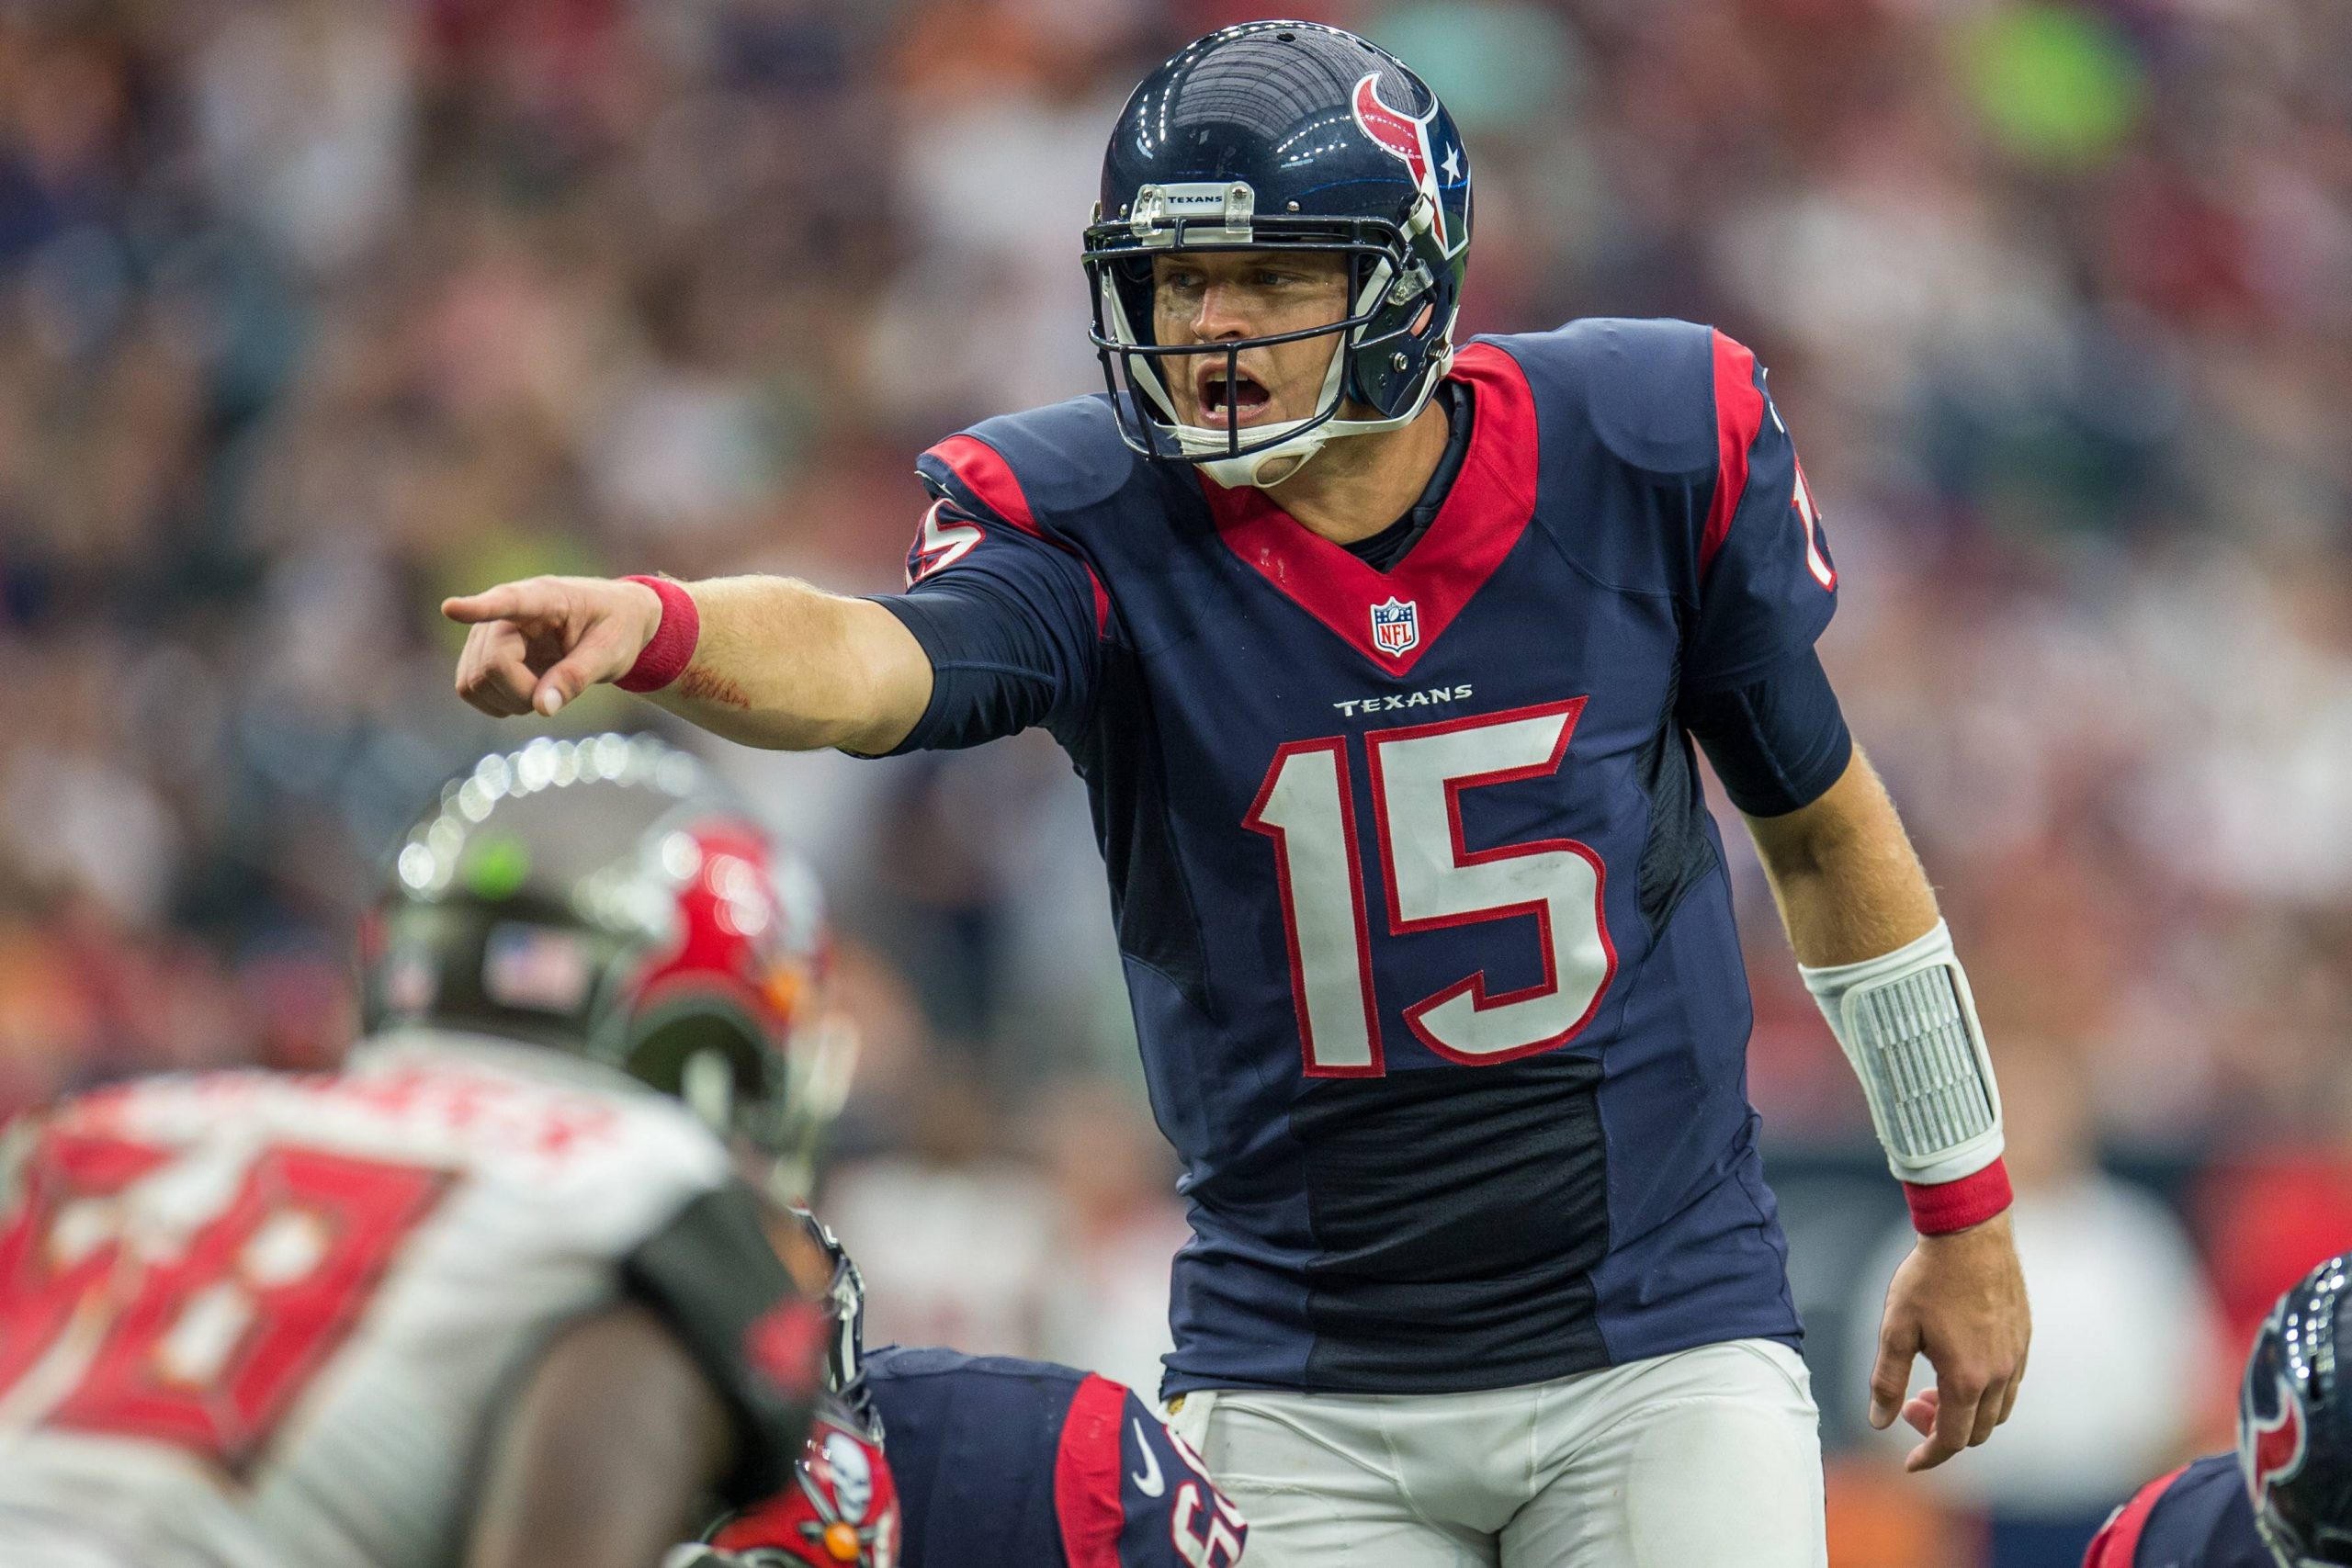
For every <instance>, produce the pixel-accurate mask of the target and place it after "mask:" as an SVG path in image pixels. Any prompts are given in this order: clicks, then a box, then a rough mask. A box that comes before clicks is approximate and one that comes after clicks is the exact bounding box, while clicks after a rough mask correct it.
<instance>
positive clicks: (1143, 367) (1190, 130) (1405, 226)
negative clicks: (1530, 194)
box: [1085, 22, 1470, 485]
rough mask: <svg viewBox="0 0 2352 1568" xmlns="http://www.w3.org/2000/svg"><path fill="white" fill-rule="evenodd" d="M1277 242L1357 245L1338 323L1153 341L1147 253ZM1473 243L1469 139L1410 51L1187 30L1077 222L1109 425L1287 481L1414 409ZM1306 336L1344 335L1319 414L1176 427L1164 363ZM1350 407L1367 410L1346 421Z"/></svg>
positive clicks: (1158, 445) (1227, 479)
mask: <svg viewBox="0 0 2352 1568" xmlns="http://www.w3.org/2000/svg"><path fill="white" fill-rule="evenodd" d="M1284 247H1289V248H1296V249H1304V250H1314V251H1323V252H1337V253H1339V254H1343V255H1345V256H1347V257H1348V258H1349V268H1350V274H1349V284H1348V300H1349V303H1348V309H1347V312H1346V314H1345V315H1344V316H1343V317H1342V318H1341V319H1340V320H1337V321H1331V322H1329V324H1326V325H1320V326H1316V327H1311V328H1307V329H1305V330H1303V331H1299V332H1291V333H1278V334H1273V335H1268V336H1259V337H1250V338H1239V339H1231V340H1227V341H1221V342H1216V343H1204V344H1160V343H1157V342H1155V341H1154V339H1153V335H1152V258H1153V257H1154V256H1156V255H1161V254H1168V253H1170V252H1176V251H1204V250H1225V251H1264V250H1274V249H1280V248H1284ZM1469 252H1470V160H1469V153H1468V152H1466V151H1465V150H1464V147H1463V145H1462V138H1461V135H1460V133H1459V132H1458V131H1456V130H1454V127H1453V118H1451V117H1450V116H1448V115H1447V113H1446V112H1445V108H1444V107H1443V106H1442V105H1441V104H1440V103H1439V102H1438V100H1437V95H1436V94H1435V93H1433V92H1431V91H1430V88H1429V85H1428V84H1427V83H1425V82H1423V81H1422V80H1421V79H1420V78H1419V76H1417V75H1415V74H1414V73H1413V72H1412V70H1411V69H1410V68H1409V67H1408V66H1407V65H1406V64H1405V62H1403V61H1401V60H1398V59H1397V57H1396V56H1395V55H1393V54H1390V53H1389V52H1388V51H1385V50H1384V49H1381V48H1380V47H1378V46H1377V45H1375V44H1373V43H1370V42H1368V41H1366V40H1365V39H1361V38H1358V37H1356V36H1355V35H1354V34H1353V33H1350V32H1343V31H1341V30H1340V28H1330V27H1324V26H1322V25H1320V24H1317V23H1313V22H1248V23H1244V24H1242V25H1240V26H1238V27H1231V28H1225V29H1224V30H1222V31H1220V32H1215V33H1211V34H1210V35H1209V36H1207V37H1206V38H1204V39H1198V40H1196V41H1194V42H1193V43H1191V44H1188V45H1187V46H1185V48H1184V49H1183V50H1182V51H1179V52H1178V53H1177V54H1175V55H1174V56H1172V57H1171V58H1170V59H1169V60H1168V61H1167V62H1165V63H1163V64H1162V65H1160V67H1159V69H1158V70H1156V71H1154V72H1152V73H1151V74H1150V75H1148V76H1147V77H1145V78H1144V80H1143V83H1142V85H1139V86H1138V87H1136V90H1135V94H1134V96H1131V97H1130V98H1129V99H1128V100H1127V105H1126V107H1125V109H1124V110H1123V111H1121V113H1120V115H1119V119H1118V123H1117V124H1116V125H1115V126H1114V128H1113V130H1112V132H1111V145H1110V148H1109V150H1108V151H1107V152H1105V154H1104V156H1103V194H1102V200H1101V202H1100V204H1099V205H1098V206H1097V208H1096V209H1095V214H1094V221H1093V223H1092V224H1091V225H1090V226H1089V227H1088V229H1087V231H1086V254H1085V262H1086V270H1087V276H1088V280H1089V282H1090V284H1091V287H1092V291H1093V296H1094V330H1093V337H1094V344H1095V349H1096V352H1097V353H1098V354H1099V355H1101V357H1102V360H1103V376H1104V378H1105V379H1106V380H1107V381H1108V382H1109V383H1110V386H1111V391H1112V394H1113V402H1114V406H1115V407H1117V408H1118V411H1119V423H1120V434H1122V435H1124V436H1125V438H1126V440H1127V443H1128V445H1130V446H1134V447H1135V448H1136V450H1138V451H1141V452H1144V453H1147V454H1148V455H1150V456H1153V457H1166V458H1171V459H1175V460H1179V461H1184V462H1192V463H1198V464H1201V465H1202V466H1203V467H1204V468H1207V469H1208V471H1209V472H1210V473H1211V475H1212V476H1213V477H1215V478H1216V479H1217V480H1218V481H1219V482H1220V483H1223V484H1227V485H1235V484H1260V483H1266V482H1271V480H1270V479H1267V478H1265V477H1264V476H1267V475H1269V474H1272V475H1276V476H1279V477H1287V475H1288V474H1290V473H1292V472H1295V471H1296V468H1297V466H1298V464H1299V463H1300V462H1303V461H1305V460H1306V458H1307V457H1311V456H1312V455H1313V454H1314V453H1315V452H1316V451H1317V449H1318V448H1320V447H1321V446H1322V445H1323V444H1324V443H1325V442H1326V441H1328V440H1329V439H1330V438H1331V437H1332V436H1335V435H1360V434H1369V433H1371V432H1374V431H1381V430H1394V429H1397V428H1399V427H1401V426H1402V425H1404V424H1406V423H1409V422H1410V421H1411V420H1412V419H1413V418H1414V416H1415V415H1417V414H1419V412H1421V409H1422V407H1423V405H1425V404H1426V403H1427V402H1428V401H1429V399H1430V393H1431V391H1433V390H1434V389H1435V388H1436V386H1437V384H1438V382H1439V381H1440V380H1441V379H1442V378H1443V377H1444V375H1445V372H1446V368H1447V367H1448V365H1449V364H1450V363H1451V361H1452V358H1453V323H1454V317H1455V315H1456V314H1457V312H1458V311H1459V310H1460V306H1461V300H1462V279H1463V274H1464V269H1465V267H1466V265H1467V264H1468V261H1469ZM1317 337H1339V338H1340V339H1342V342H1341V344H1340V352H1338V353H1336V354H1334V355H1333V356H1332V361H1331V370H1330V374H1329V377H1328V378H1326V380H1325V382H1324V386H1323V390H1322V396H1321V399H1320V401H1319V403H1318V404H1317V408H1316V410H1315V412H1313V413H1312V414H1309V415H1307V416H1306V417H1304V418H1300V419H1294V420H1283V421H1279V422H1276V423H1272V424H1266V425H1261V426H1257V427H1254V428H1252V429H1250V430H1248V431H1247V432H1245V431H1244V430H1243V429H1242V427H1241V426H1240V425H1239V424H1238V423H1229V424H1227V426H1225V427H1224V428H1221V429H1218V428H1211V427H1208V426H1204V425H1189V424H1184V423H1180V420H1181V416H1180V414H1179V412H1178V409H1177V406H1176V402H1175V400H1174V399H1173V398H1172V397H1171V396H1170V391H1169V386H1168V381H1169V375H1170V369H1169V367H1165V366H1164V365H1163V362H1164V361H1168V360H1170V359H1175V360H1179V361H1181V363H1180V364H1179V365H1178V366H1176V367H1174V368H1175V369H1178V370H1182V368H1183V367H1188V366H1189V365H1190V364H1191V362H1192V361H1191V358H1190V357H1189V356H1192V355H1203V354H1216V355H1224V356H1225V357H1226V361H1227V373H1228V375H1229V374H1231V372H1232V369H1233V367H1234V365H1235V364H1236V362H1237V361H1238V355H1240V354H1241V352H1242V351H1243V350H1245V349H1251V348H1264V347H1268V346H1271V345H1273V344H1282V343H1292V342H1297V341H1300V340H1302V339H1306V338H1317ZM1123 382H1124V384H1125V392H1126V394H1127V396H1126V397H1125V398H1122V397H1120V396H1119V394H1120V392H1121V389H1122V383H1123ZM1351 402H1352V403H1353V404H1355V405H1357V408H1358V409H1359V410H1360V411H1361V416H1360V417H1349V418H1341V417H1340V413H1341V411H1342V409H1343V408H1345V407H1346V406H1347V405H1348V404H1349V403H1351ZM1351 412H1353V411H1351Z"/></svg>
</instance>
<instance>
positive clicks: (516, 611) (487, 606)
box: [441, 582, 548, 626]
mask: <svg viewBox="0 0 2352 1568" xmlns="http://www.w3.org/2000/svg"><path fill="white" fill-rule="evenodd" d="M547 610H548V604H547V594H546V592H544V591H543V590H540V589H538V588H537V587H536V586H535V585H534V584H532V583H528V582H502V583H500V584H499V585H498V586H497V587H495V588H485V589H483V590H482V591H481V592H479V593H466V594H460V595H458V597H456V598H451V599H444V600H442V601H441V613H442V614H443V615H447V616H448V617H449V618H450V619H451V620H453V621H457V622H459V623H461V624H463V625H466V626H476V625H479V624H480V623H481V622H483V621H515V620H523V619H526V618H527V617H530V616H533V615H545V614H546V613H547Z"/></svg>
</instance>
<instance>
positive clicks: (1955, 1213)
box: [1903, 1159, 2013, 1235]
mask: <svg viewBox="0 0 2352 1568" xmlns="http://www.w3.org/2000/svg"><path fill="white" fill-rule="evenodd" d="M1903 1201H1905V1202H1906V1203H1908V1204H1910V1205H1911V1228H1912V1229H1913V1230H1915V1231H1917V1232H1918V1233H1919V1234H1920V1235H1943V1234H1945V1233H1946V1232H1948V1231H1964V1230H1966V1229H1967V1228H1968V1227H1969V1226H1971V1225H1981V1224H1984V1223H1985V1221H1986V1220H1989V1219H1991V1218H1992V1217H1993V1216H1994V1215H1996V1214H1997V1213H2000V1212H2001V1211H2002V1210H2004V1209H2006V1208H2007V1207H2008V1206H2009V1204H2010V1202H2011V1201H2013V1195H2012V1194H2011V1192H2010V1191H2009V1169H2008V1167H2007V1166H2005V1165H2003V1164H2002V1163H2001V1162H2000V1161H1999V1160H1997V1159H1996V1160H1995V1161H1994V1162H1993V1163H1992V1164H1991V1165H1988V1166H1986V1167H1985V1168H1984V1169H1982V1170H1980V1171H1978V1172H1976V1173H1975V1174H1974V1175H1973V1176H1963V1177H1962V1178H1961V1179H1959V1180H1957V1181H1939V1182H1937V1183H1935V1184H1934V1185H1932V1186H1928V1187H1915V1186H1913V1185H1912V1184H1911V1183H1910V1182H1908V1181H1906V1182H1905V1183H1904V1184H1903Z"/></svg>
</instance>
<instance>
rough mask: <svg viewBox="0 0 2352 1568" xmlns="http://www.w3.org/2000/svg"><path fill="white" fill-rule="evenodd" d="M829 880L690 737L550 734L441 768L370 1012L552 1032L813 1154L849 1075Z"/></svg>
mask: <svg viewBox="0 0 2352 1568" xmlns="http://www.w3.org/2000/svg"><path fill="white" fill-rule="evenodd" d="M827 948H828V937H827V931H826V925H825V917H824V906H823V900H822V897H821V896H820V893H819V890H818V886H817V879H816V877H815V875H814V874H812V873H811V872H810V871H809V868H808V866H807V865H806V864H805V863H802V862H801V860H800V859H799V858H798V857H797V855H795V854H794V853H792V852H790V851H789V850H786V849H785V848H784V847H783V846H781V845H780V844H778V843H777V842H776V841H775V840H774V839H772V838H771V837H770V836H769V835H768V834H767V833H766V831H765V830H764V829H762V828H761V827H760V826H759V825H758V823H757V822H756V821H755V820H754V819H753V818H752V816H751V814H750V813H749V811H748V810H747V809H746V808H745V807H743V806H742V805H741V803H740V802H739V801H738V800H736V799H735V798H734V797H733V796H732V795H730V794H729V793H728V792H727V791H726V790H724V789H723V788H722V787H721V786H720V784H718V781H717V779H716V778H715V777H713V775H712V774H711V773H710V772H709V771H708V770H707V768H706V767H705V766H704V765H703V764H702V763H701V762H700V761H697V760H696V759H695V757H693V756H692V755H691V754H689V753H687V752H684V751H682V750H677V749H675V748H674V747H672V746H669V745H667V744H665V743H664V742H662V741H661V740H659V739H655V738H654V737H652V736H650V735H634V736H631V735H598V736H592V737H588V738H586V739H575V740H555V739H537V740H534V741H532V742H531V743H530V744H528V745H526V746H525V747H523V748H522V749H521V750H515V751H506V752H493V753H492V754H491V755H490V756H487V757H484V758H482V759H481V761H479V762H477V763H475V764H474V766H473V767H471V768H470V769H469V770H467V771H466V772H465V773H461V774H459V775H458V776H457V777H456V778H453V779H451V780H450V781H449V782H448V783H447V784H445V785H444V786H443V787H442V791H441V797H440V800H439V801H438V802H437V803H436V804H435V807H433V808H432V809H431V810H429V811H427V812H426V813H425V814H424V816H423V817H422V818H419V819H418V820H417V822H416V823H415V825H414V826H413V828H411V829H410V830H409V833H408V835H407V837H406V838H405V839H404V840H402V842H401V848H400V851H399V852H398V855H397V857H396V859H395V862H394V864H393V868H392V875H391V877H390V881H389V885H388V886H387V888H386V891H385V895H384V897H383V899H382V900H381V902H380V903H379V906H378V908H377V909H376V911H375V912H374V914H373V915H372V916H371V918H370V919H369V921H368V927H367V929H366V930H365V931H363V933H362V940H361V967H362V976H361V978H362V1010H363V1015H364V1018H365V1021H366V1023H367V1026H368V1029H369V1030H370V1032H375V1031H379V1030H383V1029H390V1028H398V1027H401V1026H406V1025H423V1026H428V1027H434V1028H441V1029H452V1030H462V1031H468V1032H475V1033H481V1034H489V1035H494V1036H498V1037H500V1038H503V1039H512V1040H518V1041H524V1042H528V1043H535V1044H541V1045H548V1046H552V1047H555V1048H557V1049H560V1050H564V1051H569V1052H572V1053H575V1054H578V1055H585V1056H587V1057H590V1058H591V1059H594V1060H596V1061H600V1062H603V1063H605V1064H607V1065H608V1066H615V1067H618V1068H620V1069H621V1070H623V1071H625V1072H627V1073H628V1074H630V1075H631V1076H632V1077H638V1078H640V1079H642V1080H643V1081H645V1082H646V1083H648V1084H650V1085H652V1086H653V1087H654V1088H656V1089H662V1090H664V1091H666V1092H669V1093H672V1094H675V1095H677V1096H679V1097H680V1098H681V1099H683V1100H685V1101H686V1102H687V1103H688V1104H689V1105H691V1106H693V1107H694V1108H695V1110H696V1111H699V1112H701V1113H702V1114H703V1116H704V1117H705V1118H706V1119H707V1121H709V1122H712V1124H713V1125H715V1126H718V1127H719V1128H722V1129H725V1130H729V1131H731V1132H735V1133H739V1134H743V1135H744V1136H746V1137H748V1138H749V1139H751V1140H752V1142H753V1143H754V1144H756V1145H759V1146H760V1147H762V1148H763V1149H766V1150H768V1151H770V1152H771V1153H773V1154H775V1155H777V1156H785V1157H786V1158H799V1159H804V1160H805V1159H806V1158H807V1157H808V1156H809V1155H810V1154H811V1153H812V1152H813V1145H814V1143H815V1141H816V1139H817V1138H818V1137H819V1136H820V1134H821V1133H822V1130H823V1126H824V1124H825V1123H826V1122H830V1121H831V1117H832V1114H833V1113H834V1112H835V1111H838V1109H839V1107H840V1100H841V1095H842V1091H843V1090H844V1089H846V1077H847V1063H846V1062H845V1061H842V1060H841V1059H840V1058H841V1056H842V1053H843V1052H844V1051H847V1050H849V1049H850V1047H848V1045H847V1044H846V1041H845V1038H834V1037H833V1035H834V1033H835V1032H834V1031H833V1030H832V1029H831V1026H829V1025H828V1024H827V1023H825V1022H824V1021H822V1020H821V1019H820V1009H819V992H820V982H821V980H822V978H823V975H824V970H825V964H826V956H827Z"/></svg>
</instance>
